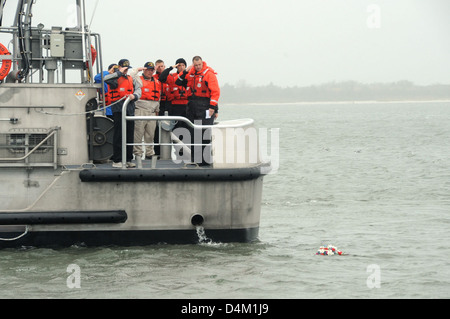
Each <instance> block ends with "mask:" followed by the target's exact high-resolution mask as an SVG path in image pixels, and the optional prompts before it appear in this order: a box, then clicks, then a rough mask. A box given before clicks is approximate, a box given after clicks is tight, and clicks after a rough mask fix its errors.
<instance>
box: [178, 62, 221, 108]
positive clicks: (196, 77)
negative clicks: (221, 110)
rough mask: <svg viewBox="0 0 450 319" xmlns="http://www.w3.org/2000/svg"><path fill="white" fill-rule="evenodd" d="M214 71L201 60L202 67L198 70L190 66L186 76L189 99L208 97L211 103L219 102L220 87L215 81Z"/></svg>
mask: <svg viewBox="0 0 450 319" xmlns="http://www.w3.org/2000/svg"><path fill="white" fill-rule="evenodd" d="M216 74H217V73H216V72H215V71H214V70H213V69H212V68H210V67H209V66H208V65H206V62H203V68H202V70H201V71H200V72H197V71H195V69H194V68H192V69H191V70H190V71H189V73H188V74H187V76H186V79H187V87H189V88H190V90H191V91H190V92H188V94H189V96H190V98H191V99H193V98H208V99H210V104H211V105H217V104H218V103H219V97H220V88H219V83H218V82H217V76H216Z"/></svg>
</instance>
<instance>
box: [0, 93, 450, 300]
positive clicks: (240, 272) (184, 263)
mask: <svg viewBox="0 0 450 319" xmlns="http://www.w3.org/2000/svg"><path fill="white" fill-rule="evenodd" d="M243 117H251V118H254V119H255V120H256V123H257V125H258V126H259V127H261V128H280V155H279V156H280V167H279V169H278V172H277V173H276V174H272V175H268V176H266V177H265V187H264V194H263V205H262V213H261V227H260V234H259V237H260V240H259V241H258V242H256V243H251V244H222V243H213V244H199V245H187V246H168V245H158V246H151V247H129V248H123V247H108V248H85V247H71V248H67V249H60V250H51V249H18V250H11V249H7V250H0V287H1V288H0V289H1V295H0V297H1V298H196V299H197V298H256V299H259V298H277V299H278V298H287V299H290V298H449V297H450V279H449V278H450V258H449V256H450V249H449V244H450V235H449V233H450V232H449V226H450V218H449V217H450V102H442V103H427V102H423V103H386V104H344V103H340V104H310V105H308V104H299V105H247V106H243V105H229V106H222V107H221V113H220V118H221V119H231V118H243ZM206 235H207V234H206ZM328 244H331V245H334V246H336V247H337V248H338V249H340V250H342V251H344V252H345V253H347V254H348V255H346V256H318V255H315V253H316V252H317V250H318V248H319V247H320V246H322V245H328ZM71 265H76V266H77V267H79V271H80V281H79V283H80V288H76V287H75V288H69V286H71V283H73V282H71V281H70V280H71V279H70V275H71V274H72V270H71V269H72V268H70V267H71ZM68 267H69V269H68ZM68 270H69V271H68ZM72 287H73V286H72Z"/></svg>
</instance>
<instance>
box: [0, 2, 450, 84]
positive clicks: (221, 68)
mask: <svg viewBox="0 0 450 319" xmlns="http://www.w3.org/2000/svg"><path fill="white" fill-rule="evenodd" d="M74 4H75V1H68V0H66V1H61V0H59V1H56V0H37V1H36V3H35V4H34V5H33V19H32V25H33V26H36V25H37V24H38V23H43V24H44V25H45V28H47V29H49V28H51V27H52V26H62V27H68V26H69V27H70V26H74V21H75V19H74V14H75V7H74ZM15 9H16V2H12V1H7V2H6V6H5V8H4V17H3V26H11V25H12V19H13V15H14V14H15ZM449 14H450V1H448V0H429V1H423V0H396V1H392V0H342V1H330V0H276V1H275V0H259V1H256V0H244V1H237V0H216V1H208V0H190V1H181V0H167V1H165V2H162V3H160V2H153V1H143V0H132V1H128V2H126V3H124V2H122V1H118V0H108V1H106V0H96V1H94V0H91V1H86V23H87V24H88V25H90V29H91V31H92V32H95V33H100V34H101V36H102V47H103V61H104V65H108V64H110V63H116V62H117V61H118V60H119V59H121V58H128V59H129V60H130V61H131V64H132V66H142V65H143V64H144V63H145V62H147V61H155V60H156V59H163V60H164V61H165V63H166V66H170V65H173V64H174V63H175V60H176V59H177V58H180V57H183V58H185V59H186V60H187V61H188V64H189V63H190V60H191V58H192V57H193V56H194V55H200V56H202V57H203V59H204V61H206V62H207V63H208V64H209V65H210V66H211V67H212V68H213V69H215V70H216V71H217V72H218V77H219V83H220V84H221V85H224V84H229V85H236V84H237V83H242V82H244V83H247V84H248V85H251V86H261V85H268V84H269V83H273V84H274V85H277V86H281V87H292V86H299V87H304V86H311V85H321V84H323V83H328V82H333V81H334V82H345V81H356V82H360V83H365V84H368V83H391V82H398V81H411V82H412V83H414V84H416V85H433V84H438V83H439V84H449V83H450V80H449V77H448V71H449V70H450V41H448V38H449V35H450V19H448V16H449ZM8 41H9V36H7V35H5V34H1V35H0V42H1V43H3V44H4V45H5V46H6V45H7V44H8Z"/></svg>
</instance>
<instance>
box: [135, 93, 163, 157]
mask: <svg viewBox="0 0 450 319" xmlns="http://www.w3.org/2000/svg"><path fill="white" fill-rule="evenodd" d="M139 102H145V106H137V104H136V111H135V115H136V116H155V115H156V113H155V111H156V110H157V109H158V107H159V102H155V101H139ZM155 128H156V121H135V126H134V143H142V139H144V143H153V140H154V137H155ZM133 154H134V155H135V156H136V157H138V156H139V157H140V156H142V154H144V153H143V150H142V146H141V145H135V146H134V147H133ZM153 155H155V151H154V149H153V145H145V156H148V157H150V156H153Z"/></svg>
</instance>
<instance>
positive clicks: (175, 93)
mask: <svg viewBox="0 0 450 319" xmlns="http://www.w3.org/2000/svg"><path fill="white" fill-rule="evenodd" d="M186 67H187V63H186V60H185V59H183V58H179V59H177V60H176V62H175V65H174V66H170V67H168V68H167V69H165V70H164V71H163V72H162V73H161V75H160V77H159V80H160V81H161V82H162V83H167V84H168V85H169V89H170V92H171V95H172V101H171V107H170V110H169V115H172V116H183V117H187V104H188V93H187V91H188V90H189V88H188V87H186V85H176V84H175V82H176V80H177V79H178V77H179V74H181V73H182V72H183V71H184V70H186ZM174 69H176V72H174V73H170V72H171V71H172V70H174ZM178 128H184V129H185V130H177V129H178ZM188 129H189V127H188V126H187V124H186V123H185V122H183V121H178V122H177V124H176V125H175V127H174V128H173V133H174V134H176V135H177V137H178V138H179V139H183V138H184V136H186V135H187V134H183V131H184V132H186V131H187V130H188ZM177 131H178V132H180V134H177V133H176V132H177ZM175 149H176V154H177V156H181V155H183V154H182V152H183V150H182V149H179V147H175Z"/></svg>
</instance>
